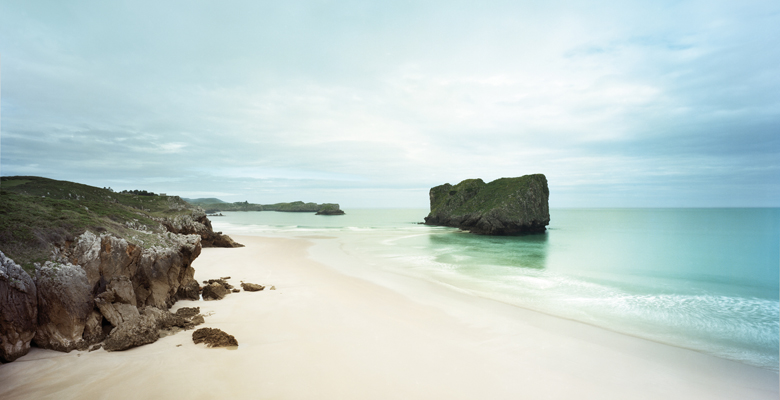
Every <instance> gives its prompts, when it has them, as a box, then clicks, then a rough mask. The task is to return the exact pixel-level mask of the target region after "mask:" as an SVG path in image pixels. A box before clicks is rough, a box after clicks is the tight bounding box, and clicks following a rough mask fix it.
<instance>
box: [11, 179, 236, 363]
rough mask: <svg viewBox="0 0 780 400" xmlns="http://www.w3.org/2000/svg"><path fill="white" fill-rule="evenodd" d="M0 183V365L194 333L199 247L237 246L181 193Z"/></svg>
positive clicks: (33, 181) (53, 182)
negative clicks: (173, 332)
mask: <svg viewBox="0 0 780 400" xmlns="http://www.w3.org/2000/svg"><path fill="white" fill-rule="evenodd" d="M1 179H2V180H0V304H2V307H0V361H2V362H10V361H13V360H15V359H17V358H19V357H21V356H23V355H25V354H26V353H27V352H28V350H29V347H30V344H31V343H33V344H34V345H36V346H38V347H41V348H46V349H53V350H59V351H70V350H73V349H86V348H88V347H89V346H91V345H94V344H97V343H101V342H103V343H104V344H103V345H104V347H105V348H106V349H107V350H123V349H126V348H129V347H134V346H138V345H142V344H145V343H150V342H152V341H155V340H157V338H158V337H159V334H158V331H159V330H161V329H168V328H170V327H172V326H181V327H183V326H189V324H190V321H189V320H187V318H184V317H182V316H177V315H176V314H172V313H170V312H168V311H167V310H168V309H169V308H170V307H171V305H173V303H175V302H176V301H177V300H179V299H191V300H197V299H198V298H199V285H198V283H197V282H196V281H195V279H194V278H193V276H194V269H193V268H192V262H193V260H195V258H197V257H198V255H199V254H200V251H201V247H204V246H205V247H209V246H213V247H239V246H242V245H240V244H237V243H235V242H234V241H233V240H232V239H230V238H229V237H228V236H225V235H222V234H221V233H220V232H214V231H213V230H212V228H211V223H210V221H209V220H208V218H206V215H205V213H204V212H203V209H201V208H199V207H193V206H191V205H190V204H188V203H186V202H184V201H183V200H182V199H181V198H179V197H178V196H164V195H155V194H153V193H148V192H145V191H143V192H139V191H136V192H134V193H115V192H114V191H113V190H110V189H108V188H104V189H101V188H97V187H92V186H87V185H82V184H78V183H73V182H66V181H56V180H52V179H46V178H40V177H26V176H17V177H2V178H1Z"/></svg>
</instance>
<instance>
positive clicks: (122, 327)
mask: <svg viewBox="0 0 780 400" xmlns="http://www.w3.org/2000/svg"><path fill="white" fill-rule="evenodd" d="M158 239H160V242H159V243H158V245H157V246H152V247H149V248H142V247H140V246H135V245H132V244H130V243H128V242H127V241H126V240H125V239H121V238H117V237H114V236H112V235H111V234H102V235H100V236H98V235H96V234H94V233H92V232H90V231H87V232H85V233H84V234H82V235H81V236H79V237H78V238H76V240H75V241H74V242H72V243H66V245H65V246H63V247H62V248H60V249H58V252H57V257H58V258H59V260H60V261H58V262H51V261H47V262H45V263H44V264H43V265H39V266H38V267H37V268H36V274H35V276H36V278H35V284H36V286H37V289H38V290H37V291H38V315H37V332H36V334H35V339H34V341H35V344H36V345H37V346H39V347H42V348H47V349H53V350H59V351H70V350H73V349H82V348H85V347H86V346H88V345H90V344H93V343H97V342H99V341H101V340H102V339H103V338H105V336H106V333H107V332H106V331H110V334H109V335H108V336H109V338H108V340H109V341H107V342H106V348H107V349H113V350H116V349H120V348H122V347H124V348H127V347H125V346H137V345H140V344H143V343H146V342H147V341H148V340H150V339H149V338H151V337H153V336H154V335H156V333H157V330H156V329H157V328H156V326H157V325H159V324H158V323H157V322H155V321H156V320H153V319H150V318H151V317H149V316H145V314H143V313H142V312H141V310H142V309H144V307H145V309H146V310H150V309H156V310H167V309H168V308H169V307H170V306H171V305H173V303H174V302H176V300H178V299H189V300H197V299H198V298H199V296H198V283H197V282H196V281H195V279H194V278H193V275H194V273H195V270H194V269H193V268H192V261H193V260H194V259H195V258H196V257H197V256H198V255H199V254H200V250H201V246H200V236H198V235H187V236H185V235H174V234H170V233H169V234H167V235H161V237H159V238H158ZM149 312H151V311H149ZM147 314H148V312H147ZM133 335H135V336H138V337H137V338H135V339H132V340H131V339H121V340H120V339H119V338H123V337H125V336H127V337H130V336H133ZM128 340H130V341H129V342H128ZM117 341H119V342H117ZM142 342H143V343H142Z"/></svg>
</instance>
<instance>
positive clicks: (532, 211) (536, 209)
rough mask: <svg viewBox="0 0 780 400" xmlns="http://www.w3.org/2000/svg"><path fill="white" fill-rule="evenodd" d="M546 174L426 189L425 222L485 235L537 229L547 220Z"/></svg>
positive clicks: (469, 181) (541, 227) (531, 231)
mask: <svg viewBox="0 0 780 400" xmlns="http://www.w3.org/2000/svg"><path fill="white" fill-rule="evenodd" d="M549 194H550V192H549V189H548V188H547V178H546V177H545V176H544V175H542V174H535V175H525V176H521V177H517V178H501V179H497V180H495V181H492V182H490V183H487V184H486V183H485V182H483V181H482V179H467V180H465V181H463V182H461V183H459V184H457V185H455V186H452V185H450V184H449V183H445V184H444V185H440V186H436V187H434V188H432V189H431V190H430V201H431V212H430V214H428V216H427V217H425V223H426V224H427V225H442V226H451V227H455V228H460V229H463V230H468V231H470V232H472V233H477V234H485V235H511V234H520V233H539V232H544V231H545V230H546V226H547V225H548V224H549V223H550V211H549V206H548V198H549Z"/></svg>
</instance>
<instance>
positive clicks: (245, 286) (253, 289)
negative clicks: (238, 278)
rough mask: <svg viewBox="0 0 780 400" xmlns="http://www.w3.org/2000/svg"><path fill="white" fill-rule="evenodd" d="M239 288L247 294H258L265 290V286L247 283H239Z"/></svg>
mask: <svg viewBox="0 0 780 400" xmlns="http://www.w3.org/2000/svg"><path fill="white" fill-rule="evenodd" d="M241 287H242V288H243V289H244V290H246V291H247V292H259V291H261V290H263V289H265V286H263V285H258V284H255V283H247V282H241Z"/></svg>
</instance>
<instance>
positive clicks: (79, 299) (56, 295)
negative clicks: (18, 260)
mask: <svg viewBox="0 0 780 400" xmlns="http://www.w3.org/2000/svg"><path fill="white" fill-rule="evenodd" d="M35 286H36V287H37V291H38V329H37V331H36V332H35V339H34V340H35V344H36V345H37V346H38V347H42V348H46V349H53V350H58V351H71V350H73V349H80V348H85V347H86V346H87V345H88V344H89V343H87V342H85V341H84V339H83V334H84V327H85V326H86V325H87V318H88V317H89V316H90V314H91V313H92V310H93V309H94V308H95V305H94V301H93V299H92V286H90V284H89V281H88V280H87V274H86V272H85V271H84V269H82V268H81V267H80V266H78V265H73V264H71V263H55V262H51V261H46V263H44V264H43V265H41V266H39V267H38V268H36V270H35Z"/></svg>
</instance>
